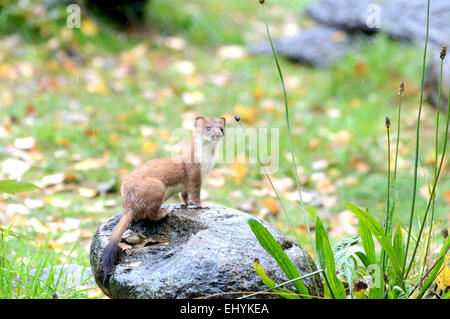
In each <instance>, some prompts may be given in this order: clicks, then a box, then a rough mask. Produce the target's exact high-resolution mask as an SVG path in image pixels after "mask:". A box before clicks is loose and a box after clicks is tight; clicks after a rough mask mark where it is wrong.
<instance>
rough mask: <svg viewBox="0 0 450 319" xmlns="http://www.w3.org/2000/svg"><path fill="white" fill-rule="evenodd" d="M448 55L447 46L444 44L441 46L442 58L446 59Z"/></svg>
mask: <svg viewBox="0 0 450 319" xmlns="http://www.w3.org/2000/svg"><path fill="white" fill-rule="evenodd" d="M446 55H447V46H446V45H443V46H442V48H441V60H444V59H445V56H446Z"/></svg>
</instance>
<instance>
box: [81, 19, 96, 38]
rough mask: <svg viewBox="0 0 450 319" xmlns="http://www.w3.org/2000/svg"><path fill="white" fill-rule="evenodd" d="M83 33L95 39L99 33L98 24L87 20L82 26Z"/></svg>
mask: <svg viewBox="0 0 450 319" xmlns="http://www.w3.org/2000/svg"><path fill="white" fill-rule="evenodd" d="M81 31H82V32H83V33H84V34H85V35H87V36H88V37H93V36H95V35H97V33H98V28H97V24H96V23H95V21H94V20H92V19H85V20H84V21H83V23H82V25H81Z"/></svg>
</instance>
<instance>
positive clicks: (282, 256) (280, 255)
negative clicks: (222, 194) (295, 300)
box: [248, 219, 310, 299]
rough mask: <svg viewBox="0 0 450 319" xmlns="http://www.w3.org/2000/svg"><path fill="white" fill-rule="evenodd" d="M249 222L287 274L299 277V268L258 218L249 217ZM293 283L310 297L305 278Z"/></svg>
mask: <svg viewBox="0 0 450 319" xmlns="http://www.w3.org/2000/svg"><path fill="white" fill-rule="evenodd" d="M248 224H249V226H250V228H251V229H252V231H253V233H254V234H255V236H256V238H257V239H258V242H259V243H260V244H261V246H262V247H263V248H264V249H265V250H266V251H267V252H268V253H269V254H270V255H271V256H272V257H273V258H274V259H275V260H276V262H277V263H278V265H279V266H280V268H281V270H283V272H284V273H285V274H286V276H287V277H288V278H289V279H291V280H294V279H296V278H299V277H300V273H299V272H298V270H297V268H295V265H294V264H293V263H292V261H291V260H290V259H289V257H288V255H286V253H285V252H284V250H283V248H282V247H281V246H280V244H279V243H278V242H277V241H276V240H275V238H274V237H273V236H272V234H271V233H270V232H269V231H268V230H267V229H266V228H264V226H263V225H261V224H260V223H259V222H258V221H257V220H256V219H249V221H248ZM292 284H293V285H294V287H295V288H296V289H297V291H298V293H299V294H302V295H303V296H302V297H303V298H308V299H309V298H310V297H308V296H309V293H308V289H307V288H306V287H305V285H304V284H303V280H301V279H298V280H295V281H293V282H292Z"/></svg>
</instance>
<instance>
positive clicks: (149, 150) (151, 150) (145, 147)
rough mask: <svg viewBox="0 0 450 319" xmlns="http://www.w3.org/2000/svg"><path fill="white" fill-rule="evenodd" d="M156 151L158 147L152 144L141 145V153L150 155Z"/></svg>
mask: <svg viewBox="0 0 450 319" xmlns="http://www.w3.org/2000/svg"><path fill="white" fill-rule="evenodd" d="M157 149H158V145H156V144H155V143H153V142H145V143H144V144H142V152H144V153H147V154H152V153H154V152H155V151H156V150H157Z"/></svg>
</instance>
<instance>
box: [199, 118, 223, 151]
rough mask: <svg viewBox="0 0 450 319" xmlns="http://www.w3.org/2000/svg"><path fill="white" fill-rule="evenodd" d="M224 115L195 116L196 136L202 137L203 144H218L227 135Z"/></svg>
mask: <svg viewBox="0 0 450 319" xmlns="http://www.w3.org/2000/svg"><path fill="white" fill-rule="evenodd" d="M225 124H226V120H225V118H224V117H221V118H215V117H210V116H198V117H196V118H195V124H194V134H195V138H196V139H198V138H201V141H202V144H218V143H219V142H220V141H221V140H222V139H223V138H224V136H225Z"/></svg>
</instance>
